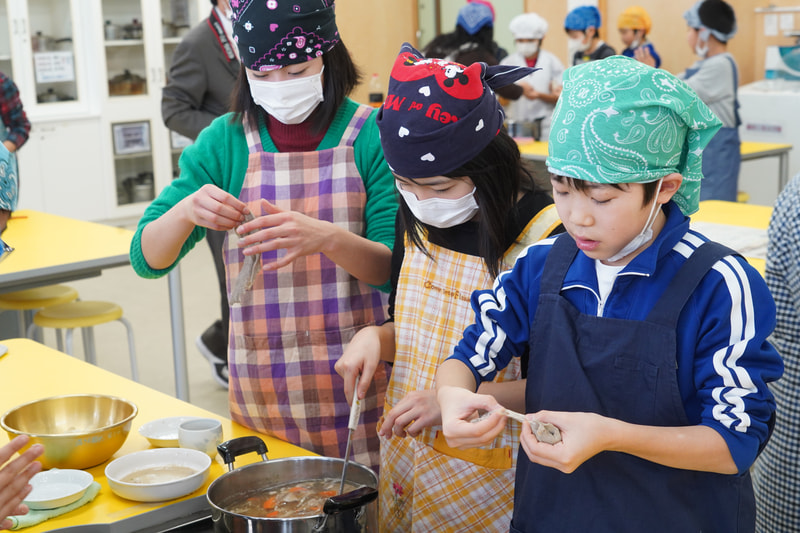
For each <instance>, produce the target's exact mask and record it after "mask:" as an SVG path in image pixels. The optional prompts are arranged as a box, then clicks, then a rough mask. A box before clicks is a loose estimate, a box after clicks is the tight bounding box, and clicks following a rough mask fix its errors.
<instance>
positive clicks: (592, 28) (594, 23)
mask: <svg viewBox="0 0 800 533" xmlns="http://www.w3.org/2000/svg"><path fill="white" fill-rule="evenodd" d="M600 24H601V18H600V11H599V10H598V9H597V8H596V7H594V6H578V7H576V8H575V9H573V10H572V11H570V12H569V13H567V18H565V19H564V31H566V32H567V37H568V39H567V57H568V58H569V59H570V61H572V64H573V65H579V64H581V63H586V62H587V61H597V60H598V59H603V58H605V57H609V56H613V55H614V54H615V53H616V52H615V51H614V49H613V48H612V47H610V46H609V45H608V44H606V43H605V41H603V40H602V39H601V38H600V34H599V33H598V30H600Z"/></svg>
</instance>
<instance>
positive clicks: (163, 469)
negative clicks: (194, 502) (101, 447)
mask: <svg viewBox="0 0 800 533" xmlns="http://www.w3.org/2000/svg"><path fill="white" fill-rule="evenodd" d="M210 466H211V458H210V457H209V456H208V455H206V454H204V453H203V452H199V451H197V450H188V449H184V448H156V449H153V450H142V451H139V452H134V453H131V454H128V455H123V456H122V457H120V458H118V459H114V460H113V461H111V462H110V463H108V466H106V479H107V480H108V486H109V487H111V490H112V491H113V492H114V494H116V495H117V496H120V497H122V498H126V499H128V500H135V501H139V502H159V501H163V500H172V499H174V498H180V497H181V496H185V495H187V494H189V493H192V492H194V491H196V490H197V489H199V488H200V487H201V486H202V485H203V483H205V481H206V478H207V477H208V469H209V467H210Z"/></svg>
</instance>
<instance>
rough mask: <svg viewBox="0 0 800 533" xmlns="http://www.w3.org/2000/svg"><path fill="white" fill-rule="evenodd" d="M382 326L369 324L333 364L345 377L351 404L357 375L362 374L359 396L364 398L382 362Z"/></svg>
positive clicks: (348, 401) (345, 387)
mask: <svg viewBox="0 0 800 533" xmlns="http://www.w3.org/2000/svg"><path fill="white" fill-rule="evenodd" d="M381 327H382V326H369V327H366V328H364V329H362V330H360V331H359V332H358V333H356V334H355V335H354V336H353V338H352V340H351V341H350V344H348V345H347V347H346V348H345V349H344V353H343V354H342V355H341V357H339V360H338V361H336V364H334V365H333V369H334V370H336V373H337V374H339V375H340V376H342V378H344V393H345V395H346V396H347V403H349V404H351V405H352V403H353V387H355V383H356V376H361V377H360V378H359V382H358V389H359V390H358V397H359V398H361V399H363V398H365V397H366V395H367V390H368V389H369V385H370V383H372V377H373V376H374V375H375V370H376V369H377V367H378V365H379V364H380V354H381V339H380V328H381Z"/></svg>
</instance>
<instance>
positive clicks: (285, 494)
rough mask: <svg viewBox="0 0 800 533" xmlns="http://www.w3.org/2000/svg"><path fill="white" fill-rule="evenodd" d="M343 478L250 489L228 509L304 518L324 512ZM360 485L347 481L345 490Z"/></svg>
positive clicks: (246, 513) (264, 515)
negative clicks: (248, 492)
mask: <svg viewBox="0 0 800 533" xmlns="http://www.w3.org/2000/svg"><path fill="white" fill-rule="evenodd" d="M340 483H341V479H338V478H336V479H334V478H323V479H314V480H309V481H301V482H299V483H287V484H284V485H277V486H272V487H268V488H266V489H261V490H259V491H258V492H256V493H250V495H249V496H248V498H247V499H246V500H244V501H242V502H238V503H236V504H235V505H231V506H229V507H228V506H226V508H227V510H228V511H230V512H232V513H236V514H240V515H245V516H251V517H255V518H304V517H309V516H316V515H318V514H321V513H322V506H323V505H324V504H325V500H327V499H328V498H330V497H331V496H336V495H338V494H339V484H340ZM359 487H360V485H354V484H353V483H348V482H345V484H344V489H343V491H342V492H350V491H353V490H355V489H357V488H359Z"/></svg>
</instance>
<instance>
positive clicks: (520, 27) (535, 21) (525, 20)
mask: <svg viewBox="0 0 800 533" xmlns="http://www.w3.org/2000/svg"><path fill="white" fill-rule="evenodd" d="M508 29H509V30H511V33H512V34H513V35H514V38H515V39H542V38H543V37H544V34H545V33H547V21H546V20H544V19H543V18H542V17H540V16H539V15H537V14H536V13H523V14H522V15H517V16H516V17H514V18H513V19H511V23H510V24H509V25H508Z"/></svg>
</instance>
